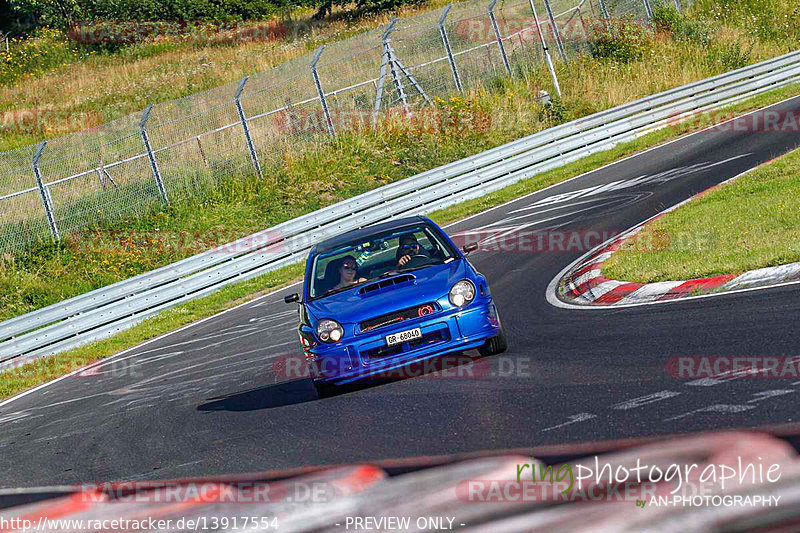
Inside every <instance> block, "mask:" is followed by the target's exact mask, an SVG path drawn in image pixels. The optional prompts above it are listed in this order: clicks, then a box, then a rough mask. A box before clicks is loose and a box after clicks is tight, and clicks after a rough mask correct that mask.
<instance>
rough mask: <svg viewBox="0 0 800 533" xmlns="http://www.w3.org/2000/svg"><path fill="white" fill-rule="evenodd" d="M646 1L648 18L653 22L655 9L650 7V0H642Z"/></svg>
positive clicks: (645, 6)
mask: <svg viewBox="0 0 800 533" xmlns="http://www.w3.org/2000/svg"><path fill="white" fill-rule="evenodd" d="M642 2H643V3H644V10H645V12H646V13H647V20H649V21H650V22H651V23H652V22H653V10H652V9H651V8H650V0H642Z"/></svg>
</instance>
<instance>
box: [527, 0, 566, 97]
mask: <svg viewBox="0 0 800 533" xmlns="http://www.w3.org/2000/svg"><path fill="white" fill-rule="evenodd" d="M528 3H529V4H530V5H531V12H532V13H533V23H534V24H535V25H536V33H537V34H539V40H540V41H541V42H542V52H543V53H544V61H545V63H547V70H549V71H550V77H551V78H552V79H553V87H554V88H555V90H556V95H557V96H558V97H559V98H561V87H560V86H559V85H558V76H556V69H555V68H553V59H552V58H551V57H550V49H549V48H548V47H547V41H546V40H545V38H544V33H542V27H541V26H540V25H539V15H537V14H536V6H534V5H533V0H528Z"/></svg>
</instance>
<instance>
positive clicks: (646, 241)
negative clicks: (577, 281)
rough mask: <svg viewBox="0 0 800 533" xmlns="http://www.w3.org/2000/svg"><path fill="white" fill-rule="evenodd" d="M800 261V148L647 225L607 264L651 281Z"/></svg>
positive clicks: (607, 268)
mask: <svg viewBox="0 0 800 533" xmlns="http://www.w3.org/2000/svg"><path fill="white" fill-rule="evenodd" d="M797 261H800V150H794V151H793V152H790V153H788V154H786V155H784V156H782V157H780V158H778V159H776V160H774V161H771V162H769V163H767V164H765V165H762V166H760V167H758V168H757V169H755V170H754V171H752V172H749V173H748V174H745V175H744V176H741V177H740V178H737V179H736V180H734V181H732V182H731V183H728V184H726V185H724V186H722V187H720V188H718V189H714V190H712V191H710V192H709V193H708V194H705V195H703V196H701V197H699V198H697V199H695V200H692V201H691V202H689V203H688V204H686V205H684V206H681V207H680V208H678V209H676V210H675V211H673V212H671V213H668V214H667V215H665V216H663V217H661V218H660V219H658V220H657V221H655V222H653V223H652V224H650V225H648V227H647V228H646V229H645V230H643V231H642V232H641V233H640V234H639V235H637V236H636V237H634V239H633V240H632V241H631V242H630V243H629V245H627V246H625V247H624V248H623V249H622V250H620V251H619V252H617V253H616V254H614V255H613V256H612V257H611V259H610V260H609V261H608V262H607V263H606V264H605V265H604V267H603V275H604V276H605V277H607V278H609V279H619V280H625V281H634V282H639V283H650V282H656V281H667V280H682V279H691V278H700V277H706V276H715V275H723V274H741V273H743V272H746V271H748V270H753V269H756V268H763V267H770V266H777V265H783V264H786V263H793V262H797Z"/></svg>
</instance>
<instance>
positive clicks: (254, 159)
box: [197, 76, 264, 178]
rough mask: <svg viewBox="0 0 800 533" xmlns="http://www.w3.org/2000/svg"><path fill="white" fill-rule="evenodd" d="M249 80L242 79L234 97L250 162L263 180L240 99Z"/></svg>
mask: <svg viewBox="0 0 800 533" xmlns="http://www.w3.org/2000/svg"><path fill="white" fill-rule="evenodd" d="M248 79H250V76H245V77H244V78H242V81H240V82H239V87H237V88H236V94H234V95H233V101H234V103H235V104H236V111H237V112H238V113H239V120H240V121H241V122H242V129H243V130H244V140H245V142H247V149H248V150H249V151H250V161H252V162H253V166H254V167H256V172H258V175H259V176H260V177H262V178H263V177H264V174H263V173H262V172H261V164H260V163H259V162H258V154H257V153H256V147H255V146H253V139H252V138H251V137H250V128H248V127H247V117H246V116H245V114H244V109H242V101H241V98H240V97H241V96H242V91H243V90H244V84H245V83H247V80H248ZM197 142H198V143H199V142H200V137H198V138H197ZM201 150H202V147H201ZM203 159H205V155H203Z"/></svg>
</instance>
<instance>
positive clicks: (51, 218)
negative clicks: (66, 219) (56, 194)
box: [33, 141, 61, 241]
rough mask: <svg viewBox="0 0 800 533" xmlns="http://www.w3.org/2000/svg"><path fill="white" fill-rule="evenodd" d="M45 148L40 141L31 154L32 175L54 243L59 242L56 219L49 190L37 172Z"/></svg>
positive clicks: (59, 236)
mask: <svg viewBox="0 0 800 533" xmlns="http://www.w3.org/2000/svg"><path fill="white" fill-rule="evenodd" d="M45 146H47V141H42V142H41V143H40V144H39V146H38V147H37V148H36V153H35V154H33V175H34V176H36V186H37V187H39V196H41V198H42V205H43V206H44V212H45V215H47V225H48V226H50V234H51V235H52V236H53V239H54V240H56V241H59V240H61V233H60V232H59V231H58V225H57V224H56V218H55V215H54V214H53V199H52V198H51V197H50V189H48V188H47V185H45V184H44V180H42V173H41V171H40V170H39V159H40V158H41V157H42V152H43V151H44V147H45Z"/></svg>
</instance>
